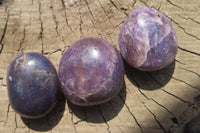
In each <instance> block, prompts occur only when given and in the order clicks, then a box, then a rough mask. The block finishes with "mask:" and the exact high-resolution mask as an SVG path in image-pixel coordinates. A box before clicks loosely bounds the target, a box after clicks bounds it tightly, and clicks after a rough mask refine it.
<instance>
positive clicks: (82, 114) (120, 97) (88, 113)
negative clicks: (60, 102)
mask: <svg viewBox="0 0 200 133" xmlns="http://www.w3.org/2000/svg"><path fill="white" fill-rule="evenodd" d="M125 100H126V85H125V82H124V84H123V86H122V88H121V90H120V92H119V93H118V94H117V95H116V96H115V97H113V98H112V99H111V100H110V101H108V102H106V103H103V104H99V105H95V106H77V105H74V104H72V103H70V102H68V106H69V109H70V110H71V111H72V113H73V114H75V115H76V116H77V117H78V118H79V119H80V120H78V121H75V122H74V123H75V124H76V123H78V122H79V121H87V122H91V123H106V122H107V121H109V120H112V119H113V118H114V117H115V116H117V115H118V113H119V112H120V111H121V109H122V108H123V106H124V102H125Z"/></svg>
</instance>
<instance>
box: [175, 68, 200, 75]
mask: <svg viewBox="0 0 200 133" xmlns="http://www.w3.org/2000/svg"><path fill="white" fill-rule="evenodd" d="M178 68H180V69H182V70H185V71H187V72H191V73H193V74H195V75H197V76H198V77H200V74H198V73H197V72H194V71H192V70H189V69H186V68H183V67H178Z"/></svg>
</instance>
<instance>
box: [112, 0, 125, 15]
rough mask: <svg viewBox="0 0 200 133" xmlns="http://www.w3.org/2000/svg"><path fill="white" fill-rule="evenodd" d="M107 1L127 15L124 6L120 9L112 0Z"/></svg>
mask: <svg viewBox="0 0 200 133" xmlns="http://www.w3.org/2000/svg"><path fill="white" fill-rule="evenodd" d="M109 1H110V3H111V4H112V5H113V6H114V7H115V8H116V9H117V10H118V11H120V12H122V13H124V14H125V15H126V16H128V13H126V11H124V8H122V9H121V8H119V7H118V6H117V5H116V4H115V2H114V1H112V0H109Z"/></svg>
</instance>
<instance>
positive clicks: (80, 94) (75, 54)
mask: <svg viewBox="0 0 200 133" xmlns="http://www.w3.org/2000/svg"><path fill="white" fill-rule="evenodd" d="M59 79H60V82H61V85H62V91H63V93H64V95H65V97H66V98H67V99H68V100H70V101H71V102H72V103H74V104H77V105H81V106H89V105H96V104H100V103H103V102H106V101H108V100H110V99H111V98H112V97H113V96H115V95H116V94H117V93H118V92H119V90H120V88H121V87H122V85H123V82H124V65H123V60H122V58H121V56H120V54H119V52H118V51H117V50H116V48H114V47H113V46H112V45H111V44H110V43H108V42H107V41H105V40H103V39H100V38H85V39H81V40H79V41H77V42H75V43H74V44H73V45H72V46H71V47H70V48H69V49H68V50H67V51H66V52H65V53H64V55H63V57H62V59H61V61H60V65H59Z"/></svg>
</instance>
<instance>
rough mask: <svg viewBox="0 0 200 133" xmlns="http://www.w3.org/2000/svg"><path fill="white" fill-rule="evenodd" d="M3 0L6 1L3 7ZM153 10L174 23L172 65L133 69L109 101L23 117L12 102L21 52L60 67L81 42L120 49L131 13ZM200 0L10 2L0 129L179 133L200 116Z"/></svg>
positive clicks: (2, 39)
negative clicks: (11, 84)
mask: <svg viewBox="0 0 200 133" xmlns="http://www.w3.org/2000/svg"><path fill="white" fill-rule="evenodd" d="M0 3H1V2H0ZM144 6H149V7H154V8H156V9H159V10H160V11H162V12H163V13H165V14H166V15H167V16H168V17H169V19H170V20H171V22H172V24H173V26H174V28H175V30H176V32H177V36H178V45H179V49H178V54H177V56H176V60H175V62H174V63H173V64H171V65H170V66H169V67H167V68H165V69H163V70H161V71H158V72H140V71H137V70H135V69H133V68H131V67H130V66H128V65H126V75H125V84H124V87H123V89H122V91H121V92H120V93H119V95H117V96H116V97H115V98H114V99H113V100H111V101H110V102H108V103H105V104H102V105H99V106H93V107H77V106H74V105H71V104H67V103H66V104H65V102H64V101H63V100H60V102H59V103H58V105H57V106H56V107H55V109H54V110H53V111H52V112H51V113H49V114H48V115H47V116H46V117H44V118H41V119H39V120H29V119H22V118H21V117H20V116H19V115H18V114H16V113H15V112H14V111H13V110H12V108H11V107H10V105H9V101H8V96H7V84H6V74H7V67H8V65H9V64H10V63H11V61H12V60H13V59H14V58H16V57H17V56H18V55H20V54H22V53H26V52H39V53H42V54H43V55H45V56H47V57H48V58H49V59H50V60H51V61H52V62H53V64H54V65H55V66H56V68H58V63H59V60H60V58H61V56H62V53H63V52H64V51H65V50H66V49H67V48H68V47H69V46H70V44H72V43H73V42H75V41H76V40H78V39H80V38H83V37H89V36H96V37H102V38H104V39H106V40H108V41H109V42H111V43H112V44H113V45H114V46H116V47H117V48H118V34H119V30H120V27H121V25H122V23H123V21H124V20H125V18H126V16H127V15H128V14H129V13H130V12H131V11H132V10H133V9H137V8H139V7H144ZM199 14H200V1H199V0H187V1H186V0H154V1H153V0H151V1H150V0H149V1H147V0H32V1H31V0H13V1H11V0H4V1H3V4H2V5H0V132H8V133H10V132H16V133H17V132H19V133H21V132H38V131H42V132H59V133H62V132H63V133H64V132H68V133H94V132H95V133H102V132H105V133H106V132H108V133H162V132H173V131H174V130H175V129H176V128H177V127H179V126H180V125H182V124H183V123H184V122H186V121H187V120H189V119H191V118H192V117H193V116H194V115H196V114H197V113H198V112H199V111H200V92H199V90H200V67H199V66H200V15H199Z"/></svg>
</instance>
